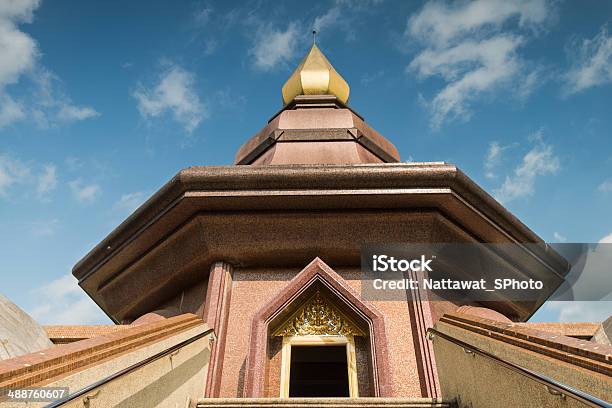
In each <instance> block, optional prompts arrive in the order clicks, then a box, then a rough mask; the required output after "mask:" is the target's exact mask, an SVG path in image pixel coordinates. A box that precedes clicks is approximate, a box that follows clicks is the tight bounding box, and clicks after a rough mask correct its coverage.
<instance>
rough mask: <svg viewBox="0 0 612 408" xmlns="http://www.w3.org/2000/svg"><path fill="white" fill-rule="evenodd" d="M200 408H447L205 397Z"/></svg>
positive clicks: (433, 402) (433, 403)
mask: <svg viewBox="0 0 612 408" xmlns="http://www.w3.org/2000/svg"><path fill="white" fill-rule="evenodd" d="M197 407H198V408H244V407H257V408H315V407H321V408H327V407H329V408H379V407H384V408H417V407H419V408H425V407H427V408H432V407H438V408H445V407H452V404H450V403H448V402H444V401H442V399H440V398H367V397H364V398H204V399H201V400H199V401H198V404H197Z"/></svg>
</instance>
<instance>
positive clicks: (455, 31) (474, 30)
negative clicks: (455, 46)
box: [406, 0, 549, 48]
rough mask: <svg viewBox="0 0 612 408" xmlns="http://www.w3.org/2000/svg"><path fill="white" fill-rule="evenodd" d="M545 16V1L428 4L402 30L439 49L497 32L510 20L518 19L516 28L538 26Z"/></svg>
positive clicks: (503, 0)
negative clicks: (465, 38)
mask: <svg viewBox="0 0 612 408" xmlns="http://www.w3.org/2000/svg"><path fill="white" fill-rule="evenodd" d="M548 13H549V10H548V4H547V2H546V1H545V0H535V1H532V0H510V1H508V0H476V1H470V2H454V3H450V4H449V3H445V2H440V1H430V2H428V3H427V4H425V6H424V7H423V9H422V10H421V11H420V12H419V13H418V14H415V15H413V16H411V17H410V19H409V21H408V27H407V29H406V30H407V31H408V32H409V33H410V35H412V36H414V37H418V38H421V39H422V40H426V41H428V42H431V43H433V44H435V45H436V46H438V47H442V48H443V47H446V46H447V44H448V43H449V42H452V41H454V40H455V39H456V38H457V37H462V36H465V35H467V34H478V33H479V32H480V31H482V30H485V29H489V30H491V29H500V28H501V26H502V25H503V24H504V23H505V22H506V21H507V20H509V19H510V18H512V17H518V18H519V27H526V26H532V25H534V24H538V23H542V22H543V21H544V20H546V18H547V16H548Z"/></svg>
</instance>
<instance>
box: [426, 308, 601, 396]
mask: <svg viewBox="0 0 612 408" xmlns="http://www.w3.org/2000/svg"><path fill="white" fill-rule="evenodd" d="M435 329H436V330H437V331H438V332H439V333H441V334H442V335H435V334H434V335H433V339H432V341H433V345H434V353H435V358H436V364H437V367H438V375H439V380H440V387H441V391H442V397H443V398H444V399H445V400H447V401H448V400H454V401H455V402H456V403H457V406H458V407H460V408H461V407H500V406H513V407H567V408H569V407H584V406H587V405H586V404H585V403H583V402H581V401H580V400H577V399H574V398H572V397H571V396H570V395H569V394H568V395H566V396H563V395H559V393H558V392H556V391H555V390H554V389H552V390H550V389H549V388H547V386H546V385H544V384H543V383H541V382H538V381H536V380H534V379H532V378H530V377H528V376H525V375H523V374H521V373H519V372H517V371H515V370H513V369H511V368H509V367H507V366H504V365H503V364H500V363H499V362H498V361H496V360H495V359H492V358H489V357H486V356H484V355H481V354H478V353H474V352H472V351H470V349H469V348H464V347H462V346H461V345H457V344H455V343H453V341H452V340H458V341H460V342H463V343H466V344H467V345H469V346H472V347H476V348H477V349H480V350H482V351H484V352H486V353H489V354H492V355H493V356H495V357H497V358H499V359H501V360H503V361H506V362H509V363H512V364H515V365H518V366H520V367H523V368H525V369H527V370H529V371H532V372H534V373H537V374H540V375H543V376H546V377H549V378H551V379H553V380H555V381H557V382H559V383H561V384H564V385H566V386H569V387H572V388H574V389H577V390H580V391H583V392H585V393H587V394H590V395H592V396H595V397H597V398H599V399H602V400H604V401H610V400H611V399H612V377H611V376H610V372H611V371H612V365H610V363H611V358H612V348H610V347H607V348H606V346H601V345H597V344H596V343H591V342H588V341H580V340H576V339H572V338H569V337H565V336H559V335H556V336H555V335H552V334H550V333H546V332H541V331H537V330H532V329H526V328H524V327H519V326H515V325H514V324H511V323H510V324H509V323H502V322H495V321H490V320H487V319H481V318H477V317H473V316H468V315H445V316H444V317H443V318H442V319H440V321H438V323H437V324H436V327H435ZM445 337H449V338H450V339H447V338H445Z"/></svg>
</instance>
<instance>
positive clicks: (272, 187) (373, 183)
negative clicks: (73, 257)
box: [73, 162, 569, 321]
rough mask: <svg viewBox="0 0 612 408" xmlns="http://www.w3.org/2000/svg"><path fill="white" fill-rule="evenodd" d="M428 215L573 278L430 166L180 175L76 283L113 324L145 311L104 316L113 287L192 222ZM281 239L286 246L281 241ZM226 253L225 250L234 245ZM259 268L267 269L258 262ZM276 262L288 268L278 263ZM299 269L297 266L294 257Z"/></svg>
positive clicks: (472, 186) (492, 204)
mask: <svg viewBox="0 0 612 408" xmlns="http://www.w3.org/2000/svg"><path fill="white" fill-rule="evenodd" d="M429 209H433V210H435V211H438V212H440V213H441V214H443V215H444V216H445V217H447V218H449V219H451V220H452V221H453V222H456V223H458V224H459V225H461V226H462V228H464V229H465V230H466V231H468V232H469V233H470V234H472V235H473V236H474V237H475V239H476V240H478V241H480V242H494V243H518V244H521V243H531V244H536V245H530V246H529V248H530V249H529V250H530V251H532V252H533V256H534V257H536V258H538V259H540V260H541V261H542V263H543V264H545V265H546V266H547V267H548V268H549V269H550V270H551V273H556V274H560V275H562V276H563V275H565V274H566V273H567V271H568V270H569V266H568V264H567V262H566V261H565V259H563V258H562V257H560V256H559V255H558V254H557V253H556V252H555V251H553V250H552V249H551V248H550V247H549V246H548V245H547V244H546V243H544V242H543V241H542V240H541V239H540V238H539V237H538V236H537V235H536V234H535V233H534V232H533V231H531V230H530V229H529V228H528V227H527V226H525V225H524V224H523V223H522V222H520V221H519V220H518V219H517V218H516V217H515V216H513V215H512V214H511V213H510V212H509V211H507V210H506V209H505V208H504V207H503V206H502V205H501V204H499V203H498V202H497V201H496V200H495V199H494V198H493V197H491V196H490V195H489V194H488V193H486V192H485V191H484V190H483V189H481V188H480V187H479V186H478V185H477V184H476V183H474V182H473V181H472V180H471V179H469V178H468V177H467V176H466V175H465V174H464V173H463V172H461V171H460V170H459V169H458V168H457V167H455V166H453V165H451V164H446V163H441V162H433V163H397V164H395V163H393V164H389V163H386V164H357V165H282V166H281V165H279V166H220V167H190V168H187V169H185V170H182V171H180V172H179V173H178V174H177V175H176V176H175V177H174V178H172V180H170V181H169V182H168V183H167V184H166V185H165V186H164V187H162V188H161V189H160V190H159V191H158V192H157V193H156V194H154V195H153V196H152V197H151V198H150V199H149V200H148V201H147V202H145V203H144V204H143V205H142V206H141V207H140V208H139V209H137V210H136V211H135V212H134V213H133V214H132V215H131V216H130V217H128V218H127V219H126V220H125V221H124V222H123V223H122V224H121V225H119V226H118V227H117V228H116V229H115V230H114V231H113V232H111V233H110V234H109V235H108V236H107V237H106V238H105V239H104V240H102V242H100V243H99V244H98V245H97V246H96V247H95V248H93V249H92V250H91V251H90V252H89V253H88V254H87V255H86V256H85V257H83V259H81V260H80V261H79V262H78V263H77V264H76V265H75V267H74V268H73V275H74V276H75V277H76V278H77V279H78V281H79V284H80V285H81V287H83V289H84V290H85V291H86V292H87V293H88V294H89V295H90V296H91V297H92V298H93V299H94V301H96V302H97V303H98V304H99V305H100V307H101V308H102V309H103V310H105V312H106V313H107V314H108V315H109V316H111V318H113V319H114V320H115V321H121V319H122V318H124V317H126V314H129V313H135V312H136V311H137V310H139V311H142V310H143V308H144V307H145V306H143V305H144V303H142V302H140V303H138V307H137V306H135V305H136V303H137V302H136V300H135V302H136V303H134V305H132V306H130V307H128V306H129V305H126V306H125V308H123V309H121V310H119V306H116V307H115V308H113V307H109V300H108V296H110V294H111V293H112V291H111V290H110V289H109V288H111V287H112V282H113V280H114V279H116V278H117V277H120V276H121V275H122V274H124V273H125V271H126V270H128V269H129V268H132V269H134V268H137V266H135V264H136V263H137V262H139V261H140V260H141V259H143V258H145V257H147V256H150V255H151V254H152V253H154V252H155V251H156V250H157V249H158V248H160V247H162V246H164V245H166V243H167V241H168V242H169V238H170V237H172V236H176V237H178V236H179V234H180V233H187V232H185V231H187V229H188V228H192V227H193V225H195V224H194V223H197V227H194V228H198V229H200V230H201V229H204V230H205V229H206V228H208V224H207V222H208V221H206V219H207V218H206V217H213V216H214V217H215V219H217V220H219V219H221V218H223V217H226V218H223V220H224V221H219V222H221V224H220V225H224V226H227V228H228V229H230V231H228V234H230V235H231V233H232V231H231V225H230V224H223V223H227V222H231V219H235V218H232V217H237V216H238V215H240V214H242V215H243V217H247V218H248V217H254V218H257V217H258V216H259V215H258V214H261V215H262V217H264V216H265V217H274V216H275V214H289V213H295V212H300V211H301V212H319V213H324V212H336V213H337V214H343V213H347V212H348V213H350V212H360V211H361V212H364V211H366V212H367V211H369V212H381V211H382V212H384V211H389V212H392V211H400V212H401V211H403V212H407V211H427V210H429ZM242 228H255V227H254V226H252V225H251V226H250V227H242ZM234 233H235V234H239V233H243V234H248V233H249V231H246V230H236V231H234ZM277 235H279V237H278V239H283V237H282V236H281V235H282V233H281V232H278V234H277ZM219 239H221V238H219ZM216 244H219V243H216ZM168 245H169V244H168ZM197 245H200V247H201V250H200V252H201V253H204V252H206V250H207V249H210V248H212V246H213V245H211V244H210V243H209V242H205V241H202V242H199V243H197ZM219 245H220V244H219ZM227 247H228V251H230V249H229V248H230V247H231V243H229V242H228V245H227ZM168 248H169V246H168ZM194 254H195V253H194ZM220 254H221V252H219V251H218V250H217V251H216V252H215V251H213V250H212V249H210V254H209V255H210V259H209V258H206V257H205V256H204V255H202V257H201V258H198V257H200V253H197V256H195V255H193V254H192V255H193V257H195V258H198V259H200V260H201V261H202V262H204V261H209V260H212V259H213V257H214V256H220ZM309 255H310V254H309ZM225 256H227V257H229V258H230V260H231V261H233V262H235V263H238V264H240V265H243V266H244V265H253V264H255V263H256V262H257V259H256V257H255V255H254V254H251V255H249V253H248V251H242V252H241V251H234V252H232V253H229V252H228V253H227V254H226V255H225ZM305 256H306V255H305ZM186 258H189V257H187V256H186ZM261 259H263V260H269V258H266V257H265V256H263V255H262V257H261ZM277 259H279V261H278V262H285V261H288V259H287V258H283V257H282V256H281V257H278V258H277ZM305 259H306V258H305ZM174 262H183V263H184V265H182V266H180V268H184V269H185V270H187V269H189V270H193V268H195V264H194V262H195V261H194V259H185V260H182V261H181V260H179V261H174ZM297 262H301V259H299V257H298V260H297ZM143 268H144V267H143ZM176 268H177V270H178V269H179V266H178V265H177V266H176ZM141 269H142V268H141ZM143 270H144V269H143ZM141 273H144V272H141ZM143 284H151V282H143ZM132 285H134V283H132ZM162 287H166V288H167V286H160V287H159V288H158V289H159V290H158V292H156V293H157V295H156V296H157V297H159V296H160V295H159V291H160V290H161V288H162ZM105 290H106V294H104V293H105ZM143 296H144V294H143ZM145 303H146V302H145ZM537 306H538V307H539V305H537ZM535 309H537V307H536V308H535ZM535 309H534V310H531V311H530V312H529V314H530V313H533V312H534V311H535ZM522 318H523V319H524V318H525V316H523V317H522Z"/></svg>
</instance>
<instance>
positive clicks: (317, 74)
mask: <svg viewBox="0 0 612 408" xmlns="http://www.w3.org/2000/svg"><path fill="white" fill-rule="evenodd" d="M349 92H350V88H349V86H348V84H347V83H346V81H345V80H344V78H342V77H341V76H340V74H338V72H336V70H335V69H334V67H333V66H332V65H331V64H330V63H329V61H328V60H327V58H325V55H323V53H322V52H321V50H320V49H319V47H317V45H316V44H313V45H312V48H311V49H310V51H309V52H308V54H307V55H306V57H305V58H304V59H303V60H302V62H301V63H300V65H299V66H298V67H297V69H296V70H295V71H294V72H293V74H291V77H289V79H288V80H287V82H285V84H284V85H283V89H282V94H283V103H284V104H285V105H286V104H288V103H289V102H291V101H292V100H293V98H295V97H296V96H298V95H334V96H335V97H336V98H338V100H339V101H340V102H342V103H347V102H348V98H349Z"/></svg>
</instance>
